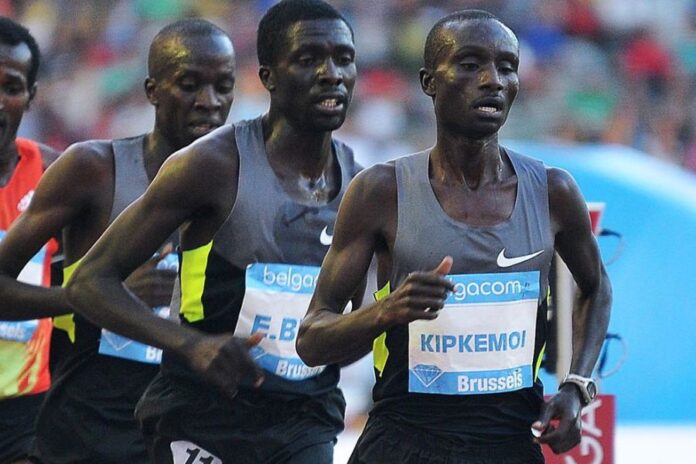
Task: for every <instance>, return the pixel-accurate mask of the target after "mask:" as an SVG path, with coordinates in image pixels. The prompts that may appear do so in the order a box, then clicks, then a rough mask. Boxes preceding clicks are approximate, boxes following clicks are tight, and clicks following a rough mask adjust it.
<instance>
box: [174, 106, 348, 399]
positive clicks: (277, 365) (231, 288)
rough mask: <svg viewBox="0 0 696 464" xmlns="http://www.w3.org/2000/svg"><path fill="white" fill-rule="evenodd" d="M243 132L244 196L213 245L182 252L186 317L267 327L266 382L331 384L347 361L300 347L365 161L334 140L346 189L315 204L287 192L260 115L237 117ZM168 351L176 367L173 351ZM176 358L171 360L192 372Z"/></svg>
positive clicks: (261, 354)
mask: <svg viewBox="0 0 696 464" xmlns="http://www.w3.org/2000/svg"><path fill="white" fill-rule="evenodd" d="M235 138H236V143H237V148H238V152H239V184H238V189H237V196H236V201H235V204H234V206H233V207H232V209H231V211H230V214H229V216H228V218H227V219H226V220H225V222H224V223H223V225H222V226H221V227H220V229H219V230H218V231H217V233H216V234H215V237H214V238H213V241H212V245H210V244H207V245H205V246H204V247H199V248H197V249H194V250H187V251H184V252H183V253H182V267H181V269H182V272H181V288H182V295H181V300H182V307H181V317H182V323H184V324H189V325H192V326H194V327H196V328H198V329H200V330H203V331H206V332H212V333H222V332H234V333H235V334H236V335H238V336H243V337H248V336H249V335H250V334H251V333H255V332H258V331H261V332H263V333H265V334H266V335H267V338H266V339H264V341H263V342H262V343H261V344H260V345H259V346H258V347H255V348H254V352H253V355H254V356H255V357H256V359H257V362H258V363H259V365H260V366H261V367H262V368H263V369H264V370H266V380H265V381H264V383H263V385H262V386H261V390H263V391H266V392H275V393H283V394H287V393H291V394H299V395H303V396H305V395H313V394H319V393H323V392H327V391H331V390H333V389H335V388H336V384H337V382H338V367H337V366H328V367H327V368H326V369H324V368H319V369H316V370H313V369H314V368H309V367H307V366H305V365H304V364H303V363H301V361H300V360H299V357H297V355H296V353H294V339H295V337H296V335H297V329H298V327H299V322H300V320H301V319H302V317H303V316H304V313H305V312H306V310H307V306H308V304H309V298H310V297H311V294H312V292H313V289H314V285H315V283H316V276H317V275H318V267H319V266H320V265H321V263H322V261H323V259H324V256H325V255H326V252H327V251H328V249H329V245H330V242H331V238H332V236H333V227H334V222H335V220H336V214H337V212H338V206H339V204H340V202H341V198H342V197H343V195H344V193H345V191H346V189H347V187H348V184H349V182H350V180H351V179H352V178H353V177H354V175H355V174H356V173H357V172H358V170H359V167H358V166H357V165H356V164H355V162H354V160H353V154H352V151H351V150H350V148H348V147H347V146H345V145H344V144H342V143H341V142H339V141H336V140H332V147H333V153H334V155H335V159H336V161H337V162H338V166H339V168H340V173H341V174H340V182H341V185H340V189H339V191H338V193H337V195H336V196H335V197H334V198H333V199H331V201H329V202H328V204H326V205H314V206H308V205H305V204H302V203H298V202H297V201H296V200H294V199H293V198H291V197H290V196H289V195H288V194H287V193H286V191H285V190H284V189H283V186H282V184H281V182H280V180H279V179H278V178H277V176H276V174H275V172H274V171H273V169H272V167H271V165H270V164H269V161H268V155H267V154H266V149H265V144H264V138H263V128H262V122H261V118H260V117H259V118H257V119H254V120H250V121H242V122H239V123H236V124H235ZM208 250H209V251H208ZM196 268H197V269H198V270H195V269H196ZM189 269H190V270H191V272H189ZM194 292H197V293H195V294H194ZM305 300H306V301H305ZM164 361H165V362H164V363H163V367H165V368H167V369H168V368H169V361H168V358H167V357H166V355H165V359H164ZM174 363H175V360H174V359H172V366H171V367H172V368H173V369H174V370H176V371H178V372H179V375H181V374H184V372H182V371H183V369H181V366H178V368H177V366H174ZM274 374H275V375H274Z"/></svg>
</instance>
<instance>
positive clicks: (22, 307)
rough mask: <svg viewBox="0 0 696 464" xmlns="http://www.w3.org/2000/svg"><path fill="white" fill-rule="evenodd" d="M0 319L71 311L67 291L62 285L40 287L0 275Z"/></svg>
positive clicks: (31, 317) (24, 317) (33, 317)
mask: <svg viewBox="0 0 696 464" xmlns="http://www.w3.org/2000/svg"><path fill="white" fill-rule="evenodd" d="M0 301H2V306H0V311H1V312H0V319H2V320H6V321H22V320H28V319H39V318H43V317H54V316H60V315H63V314H67V313H71V312H72V307H71V306H70V305H69V304H68V300H67V298H66V297H65V292H64V291H63V289H62V288H60V287H39V286H36V285H29V284H25V283H22V282H19V281H17V279H15V278H13V277H10V276H8V275H0Z"/></svg>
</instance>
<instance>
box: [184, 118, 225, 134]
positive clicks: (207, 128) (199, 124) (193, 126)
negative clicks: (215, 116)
mask: <svg viewBox="0 0 696 464" xmlns="http://www.w3.org/2000/svg"><path fill="white" fill-rule="evenodd" d="M220 126H221V124H220V123H218V122H211V121H195V122H192V123H190V124H189V125H188V127H189V129H190V130H191V132H192V133H193V134H194V135H196V136H198V137H200V136H202V135H205V134H207V133H209V132H212V131H214V130H215V129H217V128H218V127H220Z"/></svg>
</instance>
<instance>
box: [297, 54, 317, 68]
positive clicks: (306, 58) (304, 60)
mask: <svg viewBox="0 0 696 464" xmlns="http://www.w3.org/2000/svg"><path fill="white" fill-rule="evenodd" d="M297 61H298V63H300V64H301V65H302V66H311V65H312V64H314V56H312V55H300V57H299V58H298V59H297Z"/></svg>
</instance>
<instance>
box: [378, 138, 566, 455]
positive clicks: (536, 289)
mask: <svg viewBox="0 0 696 464" xmlns="http://www.w3.org/2000/svg"><path fill="white" fill-rule="evenodd" d="M501 150H504V149H502V148H501ZM504 153H506V154H507V156H508V157H509V159H510V161H511V163H512V166H513V168H514V171H515V173H516V175H517V195H516V199H515V205H514V207H513V210H512V213H511V215H510V217H509V218H508V219H506V220H505V221H502V222H500V223H498V224H495V225H491V226H476V225H469V224H465V223H462V222H459V221H456V220H454V219H452V218H451V217H450V216H448V215H447V214H446V213H445V211H444V210H443V209H442V206H441V205H440V203H439V201H438V200H437V197H436V196H435V193H434V192H433V189H432V186H431V184H430V179H429V174H428V172H429V155H430V151H429V150H428V151H424V152H420V153H416V154H414V155H410V156H407V157H404V158H400V159H397V160H396V164H395V168H396V182H397V191H398V195H397V198H398V210H397V211H398V222H397V231H396V238H395V243H394V250H393V254H392V270H391V278H390V286H391V289H392V290H393V289H395V288H396V287H397V286H398V285H399V284H400V283H401V282H402V281H403V280H404V279H405V277H406V276H407V275H408V273H410V272H413V271H419V270H428V269H433V268H435V267H436V266H437V265H438V264H439V263H440V261H441V260H442V258H443V257H445V256H447V255H450V256H452V257H453V260H454V262H453V267H452V271H451V272H450V276H455V275H456V276H457V277H451V278H453V279H454V282H455V283H456V287H455V288H456V290H455V292H453V294H451V295H450V297H449V298H448V300H447V304H448V305H449V306H446V307H445V308H444V309H443V310H442V311H441V313H440V316H439V317H438V319H436V320H435V321H432V322H428V321H418V322H412V323H411V324H409V325H407V326H399V327H394V328H392V329H390V330H389V331H387V332H386V335H385V336H384V337H383V338H381V339H378V342H377V343H379V344H382V345H381V346H376V352H381V353H387V355H386V360H383V363H381V364H380V366H379V367H378V366H377V364H378V363H377V362H376V367H378V371H379V375H378V377H377V382H376V384H375V389H374V399H375V402H376V407H375V410H374V413H375V414H383V415H385V416H387V417H392V418H398V420H400V421H403V422H405V423H407V424H411V425H413V426H416V427H422V426H427V428H428V430H429V431H432V432H433V433H434V434H435V435H437V436H440V437H442V438H446V439H447V440H451V441H453V442H455V443H459V444H461V445H470V444H475V443H485V442H488V441H490V440H499V439H501V438H502V437H506V436H512V435H520V434H528V433H529V426H530V425H531V423H532V422H533V420H534V419H535V418H536V417H537V414H538V411H539V406H540V404H541V400H542V395H541V390H542V387H541V383H540V382H539V381H538V379H537V378H536V372H535V368H537V367H538V360H539V358H540V356H541V353H542V346H543V345H544V343H545V340H546V326H545V323H546V305H545V298H546V295H547V288H548V273H549V269H550V266H551V260H552V257H553V252H554V237H553V234H552V229H551V223H550V216H549V200H548V185H547V178H546V168H545V166H544V165H543V164H542V163H541V162H540V161H537V160H534V159H532V158H528V157H525V156H522V155H519V154H517V153H514V152H511V151H509V150H504ZM376 359H377V358H376ZM479 376H480V377H479Z"/></svg>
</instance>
